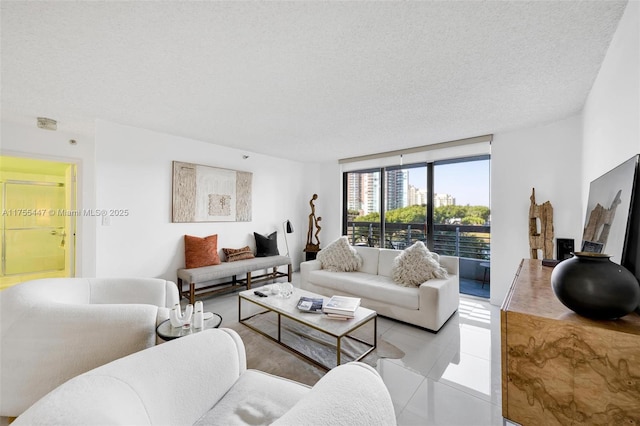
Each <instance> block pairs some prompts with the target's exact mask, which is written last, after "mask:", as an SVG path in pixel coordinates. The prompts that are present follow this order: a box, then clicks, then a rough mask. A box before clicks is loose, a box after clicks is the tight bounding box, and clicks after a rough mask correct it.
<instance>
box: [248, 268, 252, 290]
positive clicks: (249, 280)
mask: <svg viewBox="0 0 640 426" xmlns="http://www.w3.org/2000/svg"><path fill="white" fill-rule="evenodd" d="M247 290H251V272H247Z"/></svg>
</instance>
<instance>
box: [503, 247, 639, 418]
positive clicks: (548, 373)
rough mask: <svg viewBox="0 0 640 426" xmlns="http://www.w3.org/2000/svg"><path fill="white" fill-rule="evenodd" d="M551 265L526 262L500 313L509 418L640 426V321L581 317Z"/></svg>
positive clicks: (505, 413) (633, 316)
mask: <svg viewBox="0 0 640 426" xmlns="http://www.w3.org/2000/svg"><path fill="white" fill-rule="evenodd" d="M551 271H552V268H551V267H546V266H542V261H540V260H530V259H525V260H523V261H522V262H521V263H520V267H519V268H518V272H517V274H516V277H515V279H514V281H513V284H512V285H511V289H510V290H509V293H508V294H507V297H506V298H505V300H504V303H503V305H502V308H501V311H500V322H501V324H500V327H501V340H502V347H501V350H502V416H503V417H505V418H506V419H508V420H510V421H513V422H516V423H519V424H522V425H527V426H528V425H536V426H537V425H617V424H620V425H622V424H625V425H627V424H629V425H640V315H638V314H637V313H636V312H634V313H632V314H629V315H626V316H625V317H623V318H620V319H618V320H615V321H598V320H591V319H588V318H585V317H581V316H579V315H578V314H576V313H574V312H573V311H571V310H570V309H568V308H566V307H565V306H564V305H563V304H562V303H560V301H559V300H558V299H557V298H556V296H555V294H554V293H553V290H552V288H551V281H550V277H551Z"/></svg>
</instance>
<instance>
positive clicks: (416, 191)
mask: <svg viewBox="0 0 640 426" xmlns="http://www.w3.org/2000/svg"><path fill="white" fill-rule="evenodd" d="M408 200H409V204H408V205H409V206H415V205H418V206H423V205H426V204H427V190H426V189H420V188H416V187H415V186H413V185H409V195H408Z"/></svg>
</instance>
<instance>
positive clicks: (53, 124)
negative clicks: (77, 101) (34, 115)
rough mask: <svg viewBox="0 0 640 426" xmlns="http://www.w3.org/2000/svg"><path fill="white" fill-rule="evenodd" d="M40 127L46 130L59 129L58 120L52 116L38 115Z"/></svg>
mask: <svg viewBox="0 0 640 426" xmlns="http://www.w3.org/2000/svg"><path fill="white" fill-rule="evenodd" d="M38 127H39V128H41V129H46V130H57V129H58V122H57V121H56V120H53V119H51V118H46V117H38Z"/></svg>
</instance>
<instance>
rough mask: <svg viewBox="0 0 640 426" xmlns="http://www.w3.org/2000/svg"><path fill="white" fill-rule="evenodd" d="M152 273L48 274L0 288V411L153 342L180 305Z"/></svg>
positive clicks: (13, 411) (17, 407) (15, 408)
mask: <svg viewBox="0 0 640 426" xmlns="http://www.w3.org/2000/svg"><path fill="white" fill-rule="evenodd" d="M178 300H179V299H178V290H177V287H176V285H175V284H174V283H173V282H171V281H166V280H162V279H156V278H49V279H40V280H34V281H27V282H24V283H21V284H16V285H14V286H13V287H10V288H8V289H6V290H3V291H1V292H0V416H7V417H9V416H11V417H15V416H17V415H19V414H20V413H22V412H23V411H24V410H26V409H27V407H29V406H30V405H31V404H33V403H34V402H35V401H37V400H38V399H39V398H41V397H42V396H44V395H45V394H46V393H47V392H49V391H51V390H52V389H54V388H55V387H56V386H58V385H60V384H62V383H64V382H65V381H66V380H68V379H70V378H72V377H74V376H77V375H78V374H81V373H84V372H86V371H89V370H91V369H93V368H95V367H98V366H100V365H103V364H106V363H108V362H110V361H113V360H114V359H118V358H121V357H123V356H126V355H129V354H131V353H133V352H137V351H140V350H142V349H145V348H148V347H151V346H154V345H155V344H156V332H155V328H156V324H158V323H159V322H160V321H163V320H164V319H167V318H169V310H170V309H169V308H171V307H173V306H174V305H175V304H176V303H178Z"/></svg>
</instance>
